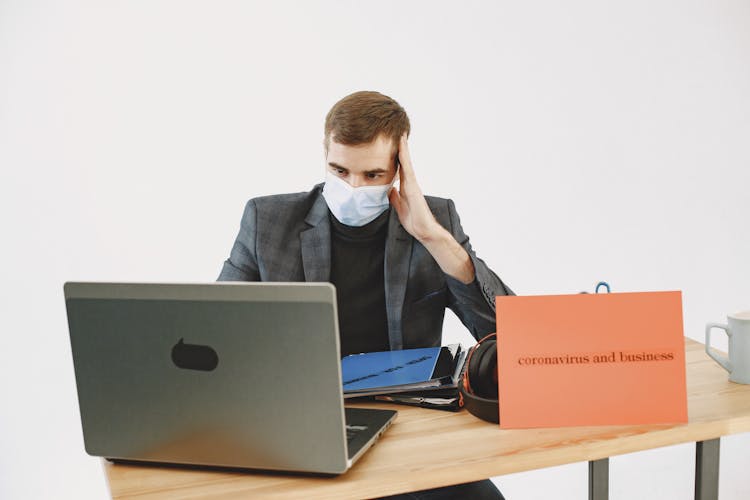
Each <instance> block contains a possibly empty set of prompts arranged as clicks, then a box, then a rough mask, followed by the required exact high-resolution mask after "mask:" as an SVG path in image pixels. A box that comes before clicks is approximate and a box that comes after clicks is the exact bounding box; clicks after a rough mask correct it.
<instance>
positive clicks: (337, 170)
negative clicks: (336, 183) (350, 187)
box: [336, 168, 346, 175]
mask: <svg viewBox="0 0 750 500" xmlns="http://www.w3.org/2000/svg"><path fill="white" fill-rule="evenodd" d="M336 173H337V174H339V175H344V174H345V173H346V170H342V169H340V168H337V169H336Z"/></svg>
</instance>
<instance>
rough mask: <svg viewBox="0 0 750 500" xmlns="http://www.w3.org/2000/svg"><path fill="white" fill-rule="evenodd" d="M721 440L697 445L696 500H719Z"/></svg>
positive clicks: (701, 442)
mask: <svg viewBox="0 0 750 500" xmlns="http://www.w3.org/2000/svg"><path fill="white" fill-rule="evenodd" d="M719 440H720V438H716V439H709V440H708V441H698V442H697V443H695V500H719Z"/></svg>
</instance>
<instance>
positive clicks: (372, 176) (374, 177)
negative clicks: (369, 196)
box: [367, 174, 380, 179]
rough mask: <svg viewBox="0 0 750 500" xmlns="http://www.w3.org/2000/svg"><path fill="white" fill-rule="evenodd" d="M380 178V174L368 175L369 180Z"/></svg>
mask: <svg viewBox="0 0 750 500" xmlns="http://www.w3.org/2000/svg"><path fill="white" fill-rule="evenodd" d="M378 177H380V174H367V178H368V179H377V178H378Z"/></svg>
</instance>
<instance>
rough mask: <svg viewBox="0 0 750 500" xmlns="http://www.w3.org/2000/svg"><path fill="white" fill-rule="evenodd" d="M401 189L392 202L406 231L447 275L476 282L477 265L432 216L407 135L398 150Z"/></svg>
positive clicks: (392, 197)
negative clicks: (413, 162) (420, 185)
mask: <svg viewBox="0 0 750 500" xmlns="http://www.w3.org/2000/svg"><path fill="white" fill-rule="evenodd" d="M398 160H399V163H400V164H401V168H400V169H399V171H398V175H399V181H400V187H399V189H398V191H397V190H396V189H395V188H394V189H391V192H390V193H389V194H388V198H389V200H390V202H391V205H393V208H395V209H396V213H397V214H398V219H399V221H401V225H402V226H404V229H406V231H407V232H408V233H409V234H411V235H412V236H413V237H414V238H415V239H416V240H417V241H419V242H420V243H421V244H422V245H424V247H425V248H426V249H427V251H428V252H430V255H432V257H433V258H434V259H435V261H436V262H437V263H438V265H439V266H440V268H441V269H442V270H443V272H444V273H446V274H448V275H450V276H453V277H454V278H456V279H457V280H459V281H461V282H462V283H466V284H469V283H471V282H472V281H474V264H473V263H472V262H471V258H470V257H469V254H468V253H466V250H464V248H463V247H462V246H461V245H459V244H458V242H457V241H456V239H455V238H454V237H453V235H451V234H450V233H449V232H448V231H447V230H446V229H445V228H444V227H443V226H441V225H440V224H439V223H438V221H437V220H435V216H434V215H432V212H431V211H430V207H429V206H427V201H426V200H425V199H424V195H423V194H422V190H421V189H420V188H419V184H418V183H417V177H416V175H415V174H414V166H413V165H412V163H411V156H410V155H409V144H408V142H407V140H406V134H404V135H402V136H401V140H400V142H399V148H398Z"/></svg>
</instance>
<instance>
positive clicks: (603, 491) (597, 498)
mask: <svg viewBox="0 0 750 500" xmlns="http://www.w3.org/2000/svg"><path fill="white" fill-rule="evenodd" d="M608 498H609V458H602V459H601V460H590V461H589V500H607V499H608ZM701 500H703V499H701Z"/></svg>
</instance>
